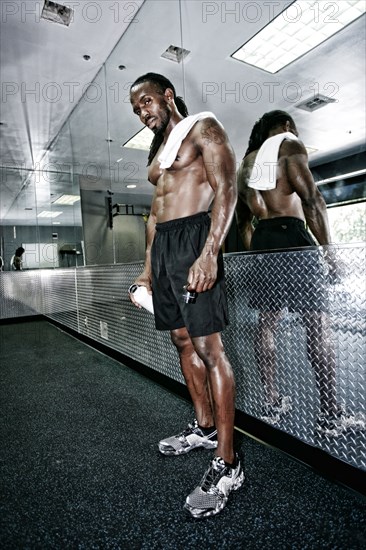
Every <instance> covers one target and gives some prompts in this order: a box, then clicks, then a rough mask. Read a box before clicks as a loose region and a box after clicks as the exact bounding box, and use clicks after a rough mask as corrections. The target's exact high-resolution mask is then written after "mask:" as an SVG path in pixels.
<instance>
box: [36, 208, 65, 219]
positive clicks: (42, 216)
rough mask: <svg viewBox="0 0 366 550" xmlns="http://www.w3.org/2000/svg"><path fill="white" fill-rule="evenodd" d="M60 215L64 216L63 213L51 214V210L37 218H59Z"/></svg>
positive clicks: (45, 211) (44, 211)
mask: <svg viewBox="0 0 366 550" xmlns="http://www.w3.org/2000/svg"><path fill="white" fill-rule="evenodd" d="M60 214H62V212H50V211H49V210H43V212H41V213H40V214H38V216H37V218H57V216H60Z"/></svg>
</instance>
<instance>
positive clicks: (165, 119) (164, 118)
mask: <svg viewBox="0 0 366 550" xmlns="http://www.w3.org/2000/svg"><path fill="white" fill-rule="evenodd" d="M169 121H170V111H168V110H164V111H163V112H162V114H161V116H160V124H159V125H158V126H155V127H154V128H152V131H153V132H154V134H155V135H159V134H163V133H164V132H165V130H166V127H167V126H168V124H169Z"/></svg>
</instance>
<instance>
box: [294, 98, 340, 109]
mask: <svg viewBox="0 0 366 550" xmlns="http://www.w3.org/2000/svg"><path fill="white" fill-rule="evenodd" d="M336 101H337V100H336V99H333V98H331V97H327V96H326V95H322V94H317V95H316V96H314V97H311V98H310V99H306V100H305V101H302V102H301V103H298V105H295V107H297V108H298V109H303V110H304V111H310V112H313V111H316V110H317V109H321V108H322V107H325V106H326V105H328V104H329V103H335V102H336Z"/></svg>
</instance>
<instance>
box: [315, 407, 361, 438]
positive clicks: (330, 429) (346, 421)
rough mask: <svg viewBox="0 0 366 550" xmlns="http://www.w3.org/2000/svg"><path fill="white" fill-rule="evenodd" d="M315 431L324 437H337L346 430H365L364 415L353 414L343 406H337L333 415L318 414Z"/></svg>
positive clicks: (359, 413)
mask: <svg viewBox="0 0 366 550" xmlns="http://www.w3.org/2000/svg"><path fill="white" fill-rule="evenodd" d="M315 428H316V430H317V431H318V432H319V433H320V434H322V435H326V436H330V437H338V436H339V435H341V434H342V433H344V432H346V431H347V430H351V431H355V432H358V431H364V430H366V415H365V414H364V413H362V412H356V413H353V412H351V411H349V410H348V409H346V407H344V405H338V410H337V412H336V413H335V414H319V415H318V417H317V419H316V426H315Z"/></svg>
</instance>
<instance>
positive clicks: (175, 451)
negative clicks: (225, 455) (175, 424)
mask: <svg viewBox="0 0 366 550" xmlns="http://www.w3.org/2000/svg"><path fill="white" fill-rule="evenodd" d="M216 447H217V430H214V431H213V432H212V433H210V434H209V435H205V434H204V433H203V432H202V430H201V429H200V428H199V427H198V423H197V420H194V422H193V423H192V424H188V427H187V428H186V429H185V430H184V431H183V432H182V433H180V434H178V435H173V437H167V438H166V439H162V440H161V441H159V451H160V452H161V453H163V455H167V456H173V455H174V456H176V455H182V454H185V453H189V451H192V449H198V448H203V449H216Z"/></svg>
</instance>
